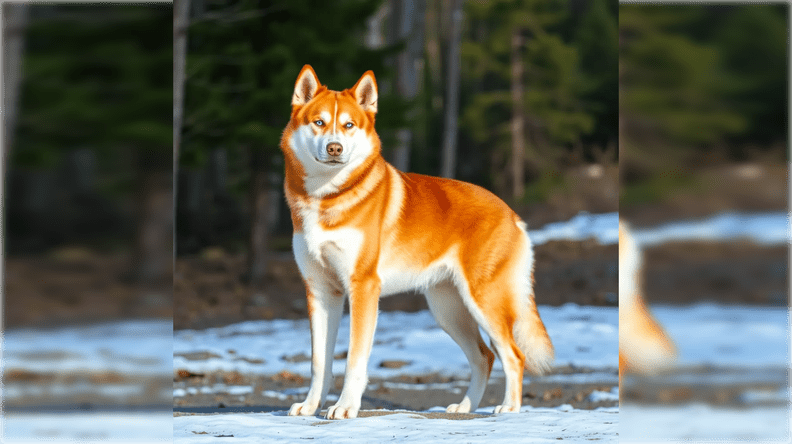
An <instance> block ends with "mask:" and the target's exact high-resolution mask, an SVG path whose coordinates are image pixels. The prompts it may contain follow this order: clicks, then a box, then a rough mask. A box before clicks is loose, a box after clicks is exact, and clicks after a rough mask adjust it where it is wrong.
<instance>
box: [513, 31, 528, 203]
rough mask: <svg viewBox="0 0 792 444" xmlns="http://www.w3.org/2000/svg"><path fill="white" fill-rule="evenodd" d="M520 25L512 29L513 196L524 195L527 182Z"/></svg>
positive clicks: (517, 197) (515, 197)
mask: <svg viewBox="0 0 792 444" xmlns="http://www.w3.org/2000/svg"><path fill="white" fill-rule="evenodd" d="M521 31H522V30H521V29H520V27H519V26H515V27H514V29H513V30H512V39H511V102H512V121H511V145H512V149H511V176H512V192H511V194H512V198H514V199H519V198H520V197H522V194H523V188H524V184H525V110H524V107H523V97H524V96H525V94H524V92H523V60H522V45H523V38H522V34H521Z"/></svg>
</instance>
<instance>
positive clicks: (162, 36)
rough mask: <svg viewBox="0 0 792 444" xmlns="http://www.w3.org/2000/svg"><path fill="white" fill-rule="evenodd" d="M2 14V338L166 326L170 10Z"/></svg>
mask: <svg viewBox="0 0 792 444" xmlns="http://www.w3.org/2000/svg"><path fill="white" fill-rule="evenodd" d="M2 8H3V10H2V11H3V14H2V15H3V38H4V40H3V42H4V45H3V46H4V48H3V50H4V51H3V58H4V60H3V62H4V63H3V76H4V88H5V91H4V93H5V94H4V103H3V117H4V122H3V124H4V126H5V129H6V132H5V134H4V140H3V159H4V165H3V168H4V172H5V177H4V179H5V184H4V196H3V228H4V230H3V231H4V232H3V248H4V251H3V253H4V255H5V259H4V263H3V266H4V275H3V276H4V278H5V279H4V300H3V301H2V303H3V312H4V317H5V325H7V326H11V327H18V326H23V325H25V326H32V325H46V326H52V325H57V324H60V323H70V322H88V321H96V320H108V319H117V318H129V317H164V318H172V315H173V307H172V288H173V76H172V73H173V43H172V42H173V38H172V23H173V6H172V5H170V4H164V3H162V4H112V5H111V4H82V5H80V4H42V3H36V4H25V3H9V2H6V3H4V4H3V5H2Z"/></svg>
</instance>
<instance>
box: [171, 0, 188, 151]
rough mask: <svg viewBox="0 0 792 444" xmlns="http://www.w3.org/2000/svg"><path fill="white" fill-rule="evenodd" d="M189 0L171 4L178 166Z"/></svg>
mask: <svg viewBox="0 0 792 444" xmlns="http://www.w3.org/2000/svg"><path fill="white" fill-rule="evenodd" d="M189 21H190V0H175V1H174V4H173V164H174V165H178V159H179V146H180V144H181V126H182V118H183V115H184V76H185V74H184V72H185V68H186V65H187V25H188V24H189Z"/></svg>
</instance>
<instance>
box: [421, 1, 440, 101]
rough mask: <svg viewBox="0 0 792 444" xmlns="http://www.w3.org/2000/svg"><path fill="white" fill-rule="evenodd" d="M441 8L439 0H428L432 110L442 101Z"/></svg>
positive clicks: (427, 58) (428, 45) (426, 26)
mask: <svg viewBox="0 0 792 444" xmlns="http://www.w3.org/2000/svg"><path fill="white" fill-rule="evenodd" d="M439 8H440V2H439V0H427V5H426V17H425V20H426V22H425V24H424V34H425V35H426V65H427V68H428V69H429V78H430V79H431V85H430V86H429V87H430V88H431V94H432V101H431V104H432V111H433V112H434V111H437V110H438V109H439V108H440V106H441V104H442V102H443V96H442V88H441V86H442V80H443V71H442V68H441V59H442V57H441V54H442V51H441V50H440V34H439V29H440V21H439V19H438V16H439V15H440V14H439V13H438V10H439Z"/></svg>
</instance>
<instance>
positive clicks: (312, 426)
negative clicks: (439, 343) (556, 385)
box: [173, 405, 619, 444]
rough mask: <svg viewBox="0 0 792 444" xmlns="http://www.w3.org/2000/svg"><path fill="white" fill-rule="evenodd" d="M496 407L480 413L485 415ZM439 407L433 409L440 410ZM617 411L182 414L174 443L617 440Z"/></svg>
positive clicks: (565, 408) (566, 408)
mask: <svg viewBox="0 0 792 444" xmlns="http://www.w3.org/2000/svg"><path fill="white" fill-rule="evenodd" d="M492 409H493V407H489V408H483V409H479V410H477V413H487V412H488V411H491V410H492ZM436 410H437V409H432V411H436ZM618 423H619V415H618V409H598V410H577V409H574V408H571V406H568V405H567V406H561V407H558V408H532V407H523V408H522V409H521V413H517V414H502V415H497V416H482V417H481V418H475V419H470V420H449V419H426V418H425V417H422V416H420V415H417V414H415V413H411V412H397V413H393V414H389V415H384V416H374V417H368V418H356V419H351V420H343V421H325V420H324V418H321V417H317V416H309V417H292V416H286V412H273V413H247V414H241V413H240V414H236V413H232V414H223V415H209V416H180V417H177V418H174V423H173V439H174V442H176V443H199V442H215V441H216V438H215V437H218V436H224V438H223V439H224V441H223V442H228V443H233V444H242V443H261V442H300V441H302V440H305V439H308V440H311V441H313V442H333V443H350V442H361V441H365V442H421V443H426V444H434V443H441V442H453V443H459V442H473V443H491V442H525V439H526V437H528V436H530V437H531V442H538V443H542V442H546V443H556V442H558V441H559V440H565V441H569V440H572V441H576V442H579V441H586V440H601V441H605V442H614V441H616V440H617V439H618V438H619V436H618Z"/></svg>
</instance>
